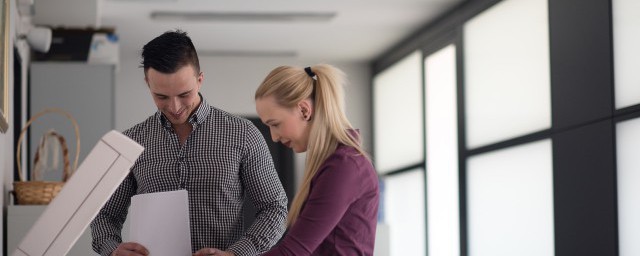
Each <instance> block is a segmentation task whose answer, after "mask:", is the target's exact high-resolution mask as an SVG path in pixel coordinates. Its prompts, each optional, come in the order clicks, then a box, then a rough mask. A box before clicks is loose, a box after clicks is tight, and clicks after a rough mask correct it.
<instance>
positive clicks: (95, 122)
mask: <svg viewBox="0 0 640 256" xmlns="http://www.w3.org/2000/svg"><path fill="white" fill-rule="evenodd" d="M29 77H30V81H29V83H30V84H29V85H30V88H29V116H33V115H35V114H36V113H38V112H40V111H42V110H44V109H46V108H61V109H64V110H65V111H67V112H68V113H70V114H71V115H72V116H73V117H74V118H75V119H76V120H77V122H78V126H79V127H80V129H79V130H80V138H81V140H80V159H79V162H78V163H81V162H82V160H83V159H84V157H85V156H86V155H87V154H88V153H89V150H90V149H91V148H92V147H93V145H95V143H96V142H97V141H98V140H99V139H100V138H101V137H102V135H104V134H105V133H107V132H108V131H110V130H112V129H114V127H115V121H114V113H115V112H114V84H115V82H114V81H115V66H114V65H107V64H104V65H102V64H87V63H82V62H33V63H31V65H30V70H29ZM50 129H55V130H56V131H57V132H58V133H60V134H61V135H62V136H64V137H65V139H66V141H67V146H68V147H69V158H70V161H71V164H72V165H73V161H74V157H75V152H76V148H75V144H76V139H75V133H74V129H73V126H72V125H71V122H70V121H69V120H68V119H67V118H66V117H64V116H63V115H59V114H48V115H45V116H42V117H40V118H38V120H36V121H35V122H34V123H33V124H32V125H31V133H30V135H29V136H30V150H29V151H30V153H29V163H30V166H31V168H33V156H34V154H35V150H36V149H37V145H38V143H39V142H40V138H41V137H42V134H44V133H45V132H46V131H48V130H50ZM43 177H44V179H45V180H60V179H61V177H62V162H61V163H60V165H59V168H58V169H57V170H55V171H52V172H46V173H44V175H43Z"/></svg>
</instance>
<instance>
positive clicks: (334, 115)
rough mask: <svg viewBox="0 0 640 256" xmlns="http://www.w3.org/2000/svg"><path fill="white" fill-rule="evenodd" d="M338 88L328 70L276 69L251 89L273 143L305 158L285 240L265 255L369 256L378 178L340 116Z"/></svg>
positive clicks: (338, 77)
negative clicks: (254, 89) (301, 177)
mask: <svg viewBox="0 0 640 256" xmlns="http://www.w3.org/2000/svg"><path fill="white" fill-rule="evenodd" d="M343 83H344V74H343V73H342V72H341V71H340V70H338V69H336V68H334V67H332V66H330V65H316V66H313V67H307V68H305V69H302V68H295V67H286V66H283V67H278V68H276V69H274V70H273V71H271V73H269V75H268V76H267V77H266V78H265V80H264V81H263V82H262V84H261V85H260V87H258V89H257V90H256V94H255V100H256V110H257V112H258V115H259V116H260V119H261V120H262V122H263V123H265V124H266V125H267V126H269V129H270V131H271V138H272V139H273V141H275V142H280V143H282V144H284V145H285V146H287V147H290V148H292V149H293V150H294V151H295V152H297V153H302V152H307V155H306V157H307V159H306V163H305V170H304V178H303V181H302V184H301V185H300V188H299V190H298V192H297V193H296V196H295V198H294V200H293V202H292V204H291V209H290V210H289V215H288V217H287V227H288V229H289V230H288V233H287V234H286V236H285V237H284V238H283V240H282V241H281V242H280V243H279V244H278V245H277V246H275V247H273V248H272V249H271V250H270V251H268V252H267V253H266V254H265V255H296V256H299V255H373V247H374V241H375V231H376V223H377V212H378V199H379V190H378V177H377V175H376V171H375V170H374V168H373V166H372V164H371V161H370V160H369V158H368V157H367V154H366V153H365V151H364V150H363V149H362V147H361V146H360V142H359V138H358V137H359V136H358V133H357V131H356V130H354V129H353V128H352V126H351V124H350V123H349V120H347V118H346V116H345V113H344V107H343V105H344V100H343V94H344V93H343Z"/></svg>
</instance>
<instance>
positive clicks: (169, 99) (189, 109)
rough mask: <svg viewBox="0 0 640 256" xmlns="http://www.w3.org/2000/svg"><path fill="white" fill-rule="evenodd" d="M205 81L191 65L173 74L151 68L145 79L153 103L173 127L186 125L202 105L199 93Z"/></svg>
mask: <svg viewBox="0 0 640 256" xmlns="http://www.w3.org/2000/svg"><path fill="white" fill-rule="evenodd" d="M203 79H204V76H203V74H202V72H201V73H199V74H196V73H195V71H194V70H193V67H192V66H191V65H187V66H184V67H182V68H180V69H178V71H176V72H175V73H172V74H164V73H160V72H158V71H157V70H155V69H153V68H149V69H148V70H147V74H146V77H145V80H146V82H147V85H148V86H149V91H150V92H151V96H152V97H153V101H154V102H155V103H156V106H157V107H158V109H159V110H160V111H161V112H162V113H163V114H164V115H165V116H166V117H167V119H169V121H170V122H171V124H173V125H182V124H186V122H187V120H188V119H189V116H191V113H193V112H194V111H195V110H196V109H197V108H198V106H199V105H200V96H199V95H198V92H199V91H200V86H201V85H202V80H203Z"/></svg>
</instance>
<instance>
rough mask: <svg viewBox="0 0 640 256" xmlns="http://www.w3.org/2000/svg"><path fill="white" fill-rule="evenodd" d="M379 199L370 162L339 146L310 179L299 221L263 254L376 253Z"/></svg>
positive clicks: (299, 255) (352, 149)
mask: <svg viewBox="0 0 640 256" xmlns="http://www.w3.org/2000/svg"><path fill="white" fill-rule="evenodd" d="M378 198H379V190H378V177H377V174H376V171H375V170H374V168H373V166H372V165H371V162H370V161H369V160H368V159H367V158H366V157H364V156H362V155H360V154H359V152H358V151H357V150H355V149H354V148H352V147H348V146H345V145H340V146H338V148H337V149H336V151H335V152H334V153H333V154H332V155H330V156H329V158H327V160H326V161H325V162H324V163H323V164H322V166H320V169H319V170H318V172H317V173H316V175H315V176H314V177H313V179H312V180H311V187H310V190H309V196H308V197H307V200H306V202H305V205H304V206H303V208H302V210H301V211H300V215H298V219H297V220H296V222H295V224H294V225H293V226H292V227H290V229H289V232H288V233H287V234H286V236H285V237H284V238H283V240H282V241H281V242H280V243H279V244H278V245H276V246H274V247H273V248H271V250H270V251H268V252H267V253H266V254H264V255H295V256H301V255H373V247H374V242H375V234H376V223H377V214H378V202H379V200H378Z"/></svg>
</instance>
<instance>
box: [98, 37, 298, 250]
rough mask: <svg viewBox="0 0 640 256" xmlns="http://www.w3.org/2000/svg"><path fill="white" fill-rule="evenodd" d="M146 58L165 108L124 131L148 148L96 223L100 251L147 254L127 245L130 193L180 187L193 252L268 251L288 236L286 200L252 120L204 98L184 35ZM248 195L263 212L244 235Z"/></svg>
mask: <svg viewBox="0 0 640 256" xmlns="http://www.w3.org/2000/svg"><path fill="white" fill-rule="evenodd" d="M142 58H143V61H142V67H143V68H144V74H145V82H146V83H147V86H148V87H149V91H150V92H151V96H152V98H153V100H154V102H155V104H156V106H157V107H158V111H157V112H156V113H155V114H154V115H152V116H150V117H149V118H147V119H146V120H145V121H143V122H141V123H139V124H137V125H135V126H133V127H132V128H130V129H128V130H126V131H124V134H125V135H127V136H129V137H131V138H132V139H133V140H135V141H136V142H138V143H140V145H142V146H144V147H145V150H144V152H143V153H142V155H141V156H140V157H139V158H138V160H137V161H136V163H135V164H134V166H133V167H132V168H131V172H130V174H129V176H127V178H126V179H125V180H124V181H123V182H122V184H121V185H120V187H118V189H117V190H116V192H115V193H114V194H113V195H112V197H111V199H109V201H108V202H107V203H106V204H105V206H104V207H103V208H102V210H101V211H100V213H99V214H98V215H97V216H96V218H95V219H94V221H93V222H92V223H91V233H92V237H93V242H92V245H93V249H94V251H96V252H98V253H100V254H101V255H147V254H148V250H147V249H146V248H144V245H141V244H137V243H135V242H125V243H122V238H121V235H120V231H121V229H122V224H123V222H124V221H125V219H126V215H127V211H128V207H129V205H130V203H131V196H133V195H136V194H144V193H154V192H162V191H172V190H179V189H186V190H187V191H188V193H189V217H190V222H191V246H192V249H193V251H194V252H195V251H198V250H201V249H202V250H204V251H215V252H216V255H218V254H219V255H255V254H259V253H262V252H264V251H266V250H267V249H269V248H270V247H271V246H272V245H273V244H275V243H276V242H277V241H278V239H279V238H280V237H281V236H282V233H283V232H284V220H285V218H286V215H287V198H286V195H285V193H284V190H283V188H282V185H281V183H280V181H279V179H278V176H277V174H276V171H275V169H274V167H273V162H272V159H271V155H270V153H269V150H268V148H267V145H266V143H265V141H264V138H263V137H262V135H261V134H260V132H259V131H258V130H257V128H256V127H255V126H254V125H253V124H252V123H251V122H250V121H248V120H245V119H242V118H239V117H236V116H233V115H231V114H229V113H226V112H224V111H222V110H220V109H217V108H215V107H212V106H210V105H209V104H208V103H207V101H206V100H205V99H204V98H203V96H202V95H201V94H200V93H199V91H200V86H201V85H202V81H203V79H204V76H203V73H202V72H201V71H200V65H199V61H198V56H197V53H196V50H195V47H194V46H193V43H192V42H191V39H190V38H189V37H188V36H187V34H186V33H185V32H182V31H180V30H177V31H169V32H165V33H164V34H162V35H160V36H158V37H156V38H155V39H153V40H151V41H150V42H149V43H147V44H146V45H145V46H144V47H143V49H142ZM245 193H246V195H248V197H249V198H250V199H251V200H252V202H253V204H254V205H255V206H256V208H257V212H258V214H257V216H256V221H255V222H254V224H253V225H252V226H251V227H250V228H249V229H248V230H247V232H246V233H244V234H243V212H242V210H243V208H242V203H243V199H244V197H245ZM168 242H170V241H168Z"/></svg>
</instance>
